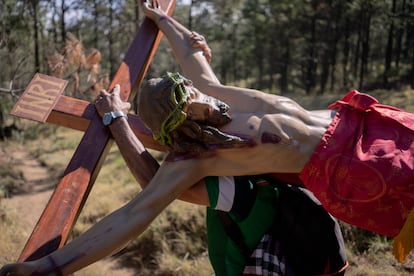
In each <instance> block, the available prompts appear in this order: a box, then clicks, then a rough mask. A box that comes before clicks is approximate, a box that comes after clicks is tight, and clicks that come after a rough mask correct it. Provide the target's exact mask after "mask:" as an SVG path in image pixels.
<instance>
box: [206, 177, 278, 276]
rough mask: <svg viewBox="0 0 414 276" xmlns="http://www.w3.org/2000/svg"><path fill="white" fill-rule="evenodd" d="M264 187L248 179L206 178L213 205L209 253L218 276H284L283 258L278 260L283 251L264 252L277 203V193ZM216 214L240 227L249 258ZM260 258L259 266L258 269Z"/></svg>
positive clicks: (210, 212)
mask: <svg viewBox="0 0 414 276" xmlns="http://www.w3.org/2000/svg"><path fill="white" fill-rule="evenodd" d="M263 183H266V182H265V181H264V180H261V179H260V178H257V177H246V176H243V177H208V178H206V187H207V191H208V195H209V199H210V205H211V206H210V207H208V208H207V232H208V249H209V257H210V261H211V264H212V266H213V269H214V271H215V274H216V275H217V276H221V275H226V276H228V275H242V274H243V271H244V273H246V274H250V275H262V273H263V271H262V270H263V269H266V270H267V269H270V270H271V271H268V272H269V273H268V274H267V275H285V273H284V271H285V264H284V261H283V257H281V256H280V255H279V256H277V255H278V254H277V253H278V252H279V253H280V250H279V249H278V248H272V249H271V250H274V252H271V253H269V252H263V251H264V247H266V248H269V246H268V242H269V241H271V236H269V235H267V233H268V232H269V230H270V228H271V227H272V225H273V222H274V218H275V215H276V211H277V210H276V208H275V203H276V202H277V200H278V190H277V189H275V188H274V187H272V186H271V185H263ZM217 210H221V211H224V212H226V214H227V215H228V217H229V218H230V219H231V220H232V221H233V222H235V223H236V224H237V227H238V228H239V229H240V232H241V236H242V239H243V243H244V244H245V245H246V246H247V250H248V252H249V255H247V256H246V254H244V252H242V251H243V250H241V249H240V246H238V245H237V241H234V237H233V238H232V237H229V235H227V233H226V229H225V227H224V226H223V220H222V219H221V218H220V214H219V212H217ZM232 236H233V235H232ZM274 244H275V243H274V242H273V245H274ZM273 245H272V246H273ZM255 249H256V250H255ZM256 251H257V252H256ZM258 256H260V257H259V258H260V265H259V266H258V267H256V264H257V262H256V260H257V257H258ZM264 258H267V259H268V260H267V261H266V263H267V262H269V263H270V268H269V264H264V262H263V261H264V260H263V259H264ZM252 262H253V264H252ZM249 264H250V265H251V264H252V265H251V266H249ZM257 270H259V271H257Z"/></svg>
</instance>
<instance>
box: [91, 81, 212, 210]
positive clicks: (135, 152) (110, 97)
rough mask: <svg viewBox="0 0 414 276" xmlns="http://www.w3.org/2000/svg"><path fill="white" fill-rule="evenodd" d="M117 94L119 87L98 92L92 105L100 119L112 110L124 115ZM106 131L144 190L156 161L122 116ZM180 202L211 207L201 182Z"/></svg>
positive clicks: (185, 194) (122, 103)
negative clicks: (99, 93) (109, 133)
mask: <svg viewBox="0 0 414 276" xmlns="http://www.w3.org/2000/svg"><path fill="white" fill-rule="evenodd" d="M119 92H120V87H119V86H118V85H116V86H115V88H114V90H113V91H112V94H111V93H108V92H106V91H101V95H100V96H99V97H98V98H97V100H96V103H95V105H96V107H97V110H98V112H99V114H100V115H101V117H102V116H103V115H104V114H105V113H107V112H111V111H123V112H124V113H125V114H127V111H128V109H129V108H130V104H129V103H127V102H123V101H121V99H120V97H119ZM109 129H110V130H111V134H112V136H113V138H114V140H115V142H116V143H117V145H118V148H119V151H120V152H121V154H122V157H123V158H124V160H125V162H126V164H127V166H128V168H129V169H130V171H131V173H132V174H133V175H134V177H135V179H136V180H137V182H138V183H139V184H140V186H141V187H142V188H145V187H146V186H147V185H148V183H149V182H150V180H151V179H152V177H153V176H154V175H155V173H156V171H157V169H158V168H159V164H158V162H157V161H156V160H155V159H154V158H153V157H152V156H151V154H150V153H149V152H148V151H147V150H146V149H145V147H144V145H143V144H142V143H141V142H140V141H139V140H138V138H137V137H136V136H135V135H134V133H133V131H132V130H131V128H130V127H129V125H128V122H127V120H126V118H125V117H120V118H117V119H115V121H114V123H112V124H110V125H109ZM179 199H180V200H184V201H187V202H190V203H194V204H198V205H205V206H209V204H210V202H209V200H208V195H207V190H206V188H205V183H204V180H200V181H199V182H197V183H195V184H194V185H192V186H191V187H190V188H189V189H188V190H187V191H185V192H183V193H182V194H181V195H180V197H179Z"/></svg>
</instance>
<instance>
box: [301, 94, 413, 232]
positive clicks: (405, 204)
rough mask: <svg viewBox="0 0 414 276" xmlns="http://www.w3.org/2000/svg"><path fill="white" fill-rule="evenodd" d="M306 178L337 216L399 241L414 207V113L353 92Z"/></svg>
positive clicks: (339, 110)
mask: <svg viewBox="0 0 414 276" xmlns="http://www.w3.org/2000/svg"><path fill="white" fill-rule="evenodd" d="M330 108H331V109H337V113H336V116H335V118H334V119H333V121H332V123H331V125H330V126H329V128H328V130H327V131H326V133H325V134H324V136H323V137H322V140H321V142H320V144H319V145H318V146H317V148H316V150H315V152H314V153H313V154H312V156H311V158H310V161H309V162H308V163H307V164H306V166H305V168H304V169H303V171H302V172H301V174H300V177H301V179H302V181H303V182H304V184H305V186H306V187H307V188H308V189H309V190H311V191H312V192H313V193H314V194H315V196H317V198H318V199H319V200H320V201H321V203H322V204H323V205H324V207H325V208H326V209H327V211H328V212H330V213H331V214H332V215H334V216H335V217H337V218H338V219H340V220H343V221H345V222H347V223H350V224H352V225H355V226H357V227H361V228H364V229H367V230H370V231H373V232H376V233H379V234H383V235H386V236H390V237H394V236H396V235H397V234H398V233H399V232H400V230H401V228H402V226H403V224H404V222H405V220H406V218H407V216H408V214H409V212H410V211H411V209H412V208H413V206H414V114H411V113H408V112H405V111H402V110H400V109H396V108H394V107H390V106H385V105H381V104H378V101H377V100H376V99H374V98H372V97H371V96H368V95H366V94H362V93H359V92H357V91H351V92H349V93H348V94H347V95H346V96H345V97H344V98H343V99H342V100H341V101H337V102H336V103H334V104H333V105H331V106H330Z"/></svg>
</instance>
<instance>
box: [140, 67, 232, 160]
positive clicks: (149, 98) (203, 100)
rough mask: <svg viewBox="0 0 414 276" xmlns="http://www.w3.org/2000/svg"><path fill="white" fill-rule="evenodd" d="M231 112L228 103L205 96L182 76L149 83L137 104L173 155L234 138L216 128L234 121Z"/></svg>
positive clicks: (203, 148)
mask: <svg viewBox="0 0 414 276" xmlns="http://www.w3.org/2000/svg"><path fill="white" fill-rule="evenodd" d="M228 109H229V106H228V105H227V104H225V103H223V102H221V101H220V100H218V99H215V98H212V97H210V96H207V95H205V94H202V93H201V92H200V91H198V90H197V89H195V88H194V87H193V86H192V83H191V81H190V80H188V79H186V78H184V77H183V76H181V75H180V74H179V73H167V75H166V76H164V77H162V78H154V79H150V80H148V81H147V82H146V84H145V85H144V86H143V88H142V90H141V92H140V94H139V101H138V111H139V116H140V117H141V119H142V121H143V122H144V123H145V124H146V125H147V126H148V127H149V128H150V129H151V131H152V132H153V135H154V138H155V139H156V140H157V141H158V142H159V143H160V144H162V145H167V146H168V147H169V148H170V150H171V151H174V152H184V151H201V150H205V149H206V148H208V145H212V144H216V145H217V144H221V143H227V142H229V141H230V140H231V139H234V138H235V137H234V136H231V135H227V134H224V133H222V132H221V131H220V130H218V129H217V127H220V126H223V125H225V124H227V123H228V122H230V121H231V118H230V116H229V115H228V114H227V111H228ZM213 129H214V130H213ZM236 139H239V138H236Z"/></svg>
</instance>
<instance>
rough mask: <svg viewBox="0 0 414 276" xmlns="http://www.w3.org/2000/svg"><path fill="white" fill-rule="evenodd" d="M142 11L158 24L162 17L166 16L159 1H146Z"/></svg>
mask: <svg viewBox="0 0 414 276" xmlns="http://www.w3.org/2000/svg"><path fill="white" fill-rule="evenodd" d="M142 9H143V11H144V13H145V15H146V16H147V17H148V18H150V19H151V20H152V21H154V22H155V23H158V22H159V21H160V19H161V18H162V17H164V16H165V13H164V11H163V10H162V9H161V7H160V4H159V3H158V1H157V0H144V2H143V3H142Z"/></svg>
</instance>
